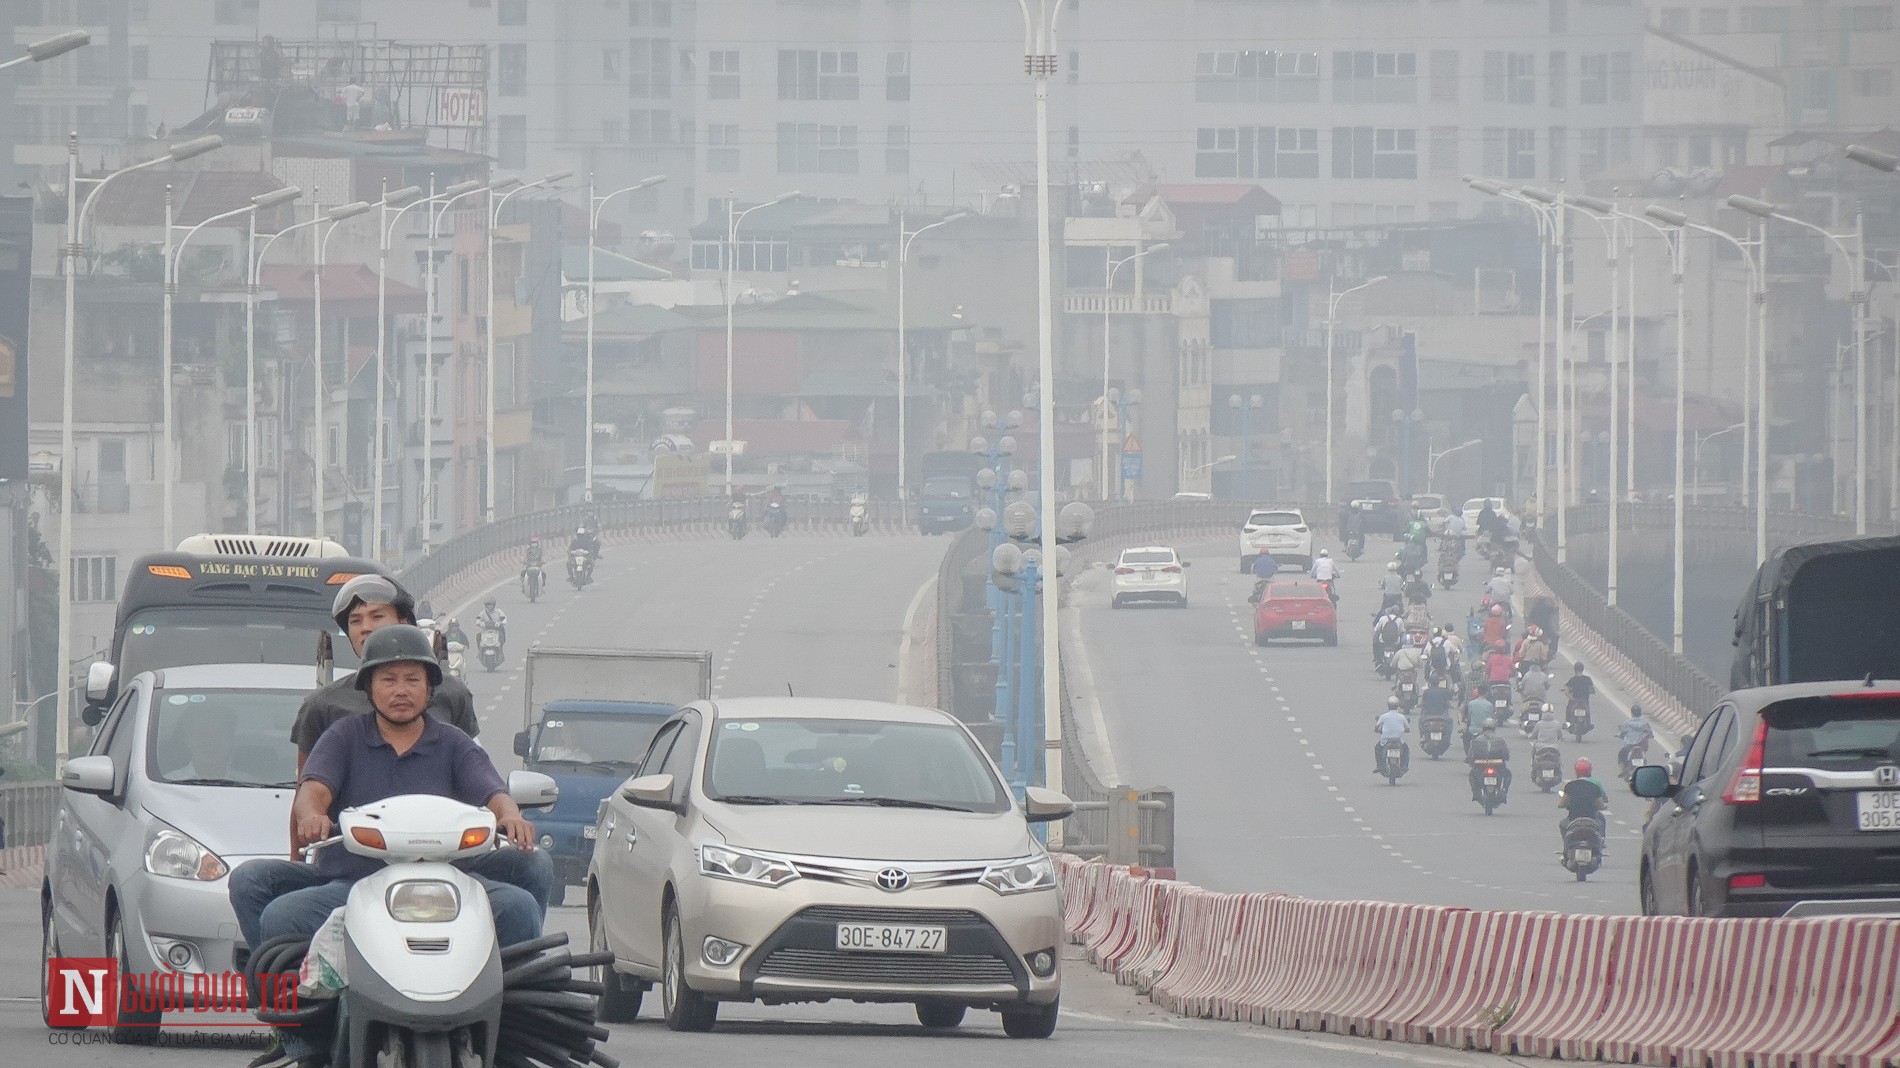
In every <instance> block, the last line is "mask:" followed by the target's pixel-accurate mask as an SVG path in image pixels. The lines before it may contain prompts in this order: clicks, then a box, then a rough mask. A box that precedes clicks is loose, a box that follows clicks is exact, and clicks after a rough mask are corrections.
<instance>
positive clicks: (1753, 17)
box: [1742, 7, 1794, 33]
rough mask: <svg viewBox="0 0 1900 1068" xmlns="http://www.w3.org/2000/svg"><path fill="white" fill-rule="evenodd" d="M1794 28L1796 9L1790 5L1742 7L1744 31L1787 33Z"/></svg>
mask: <svg viewBox="0 0 1900 1068" xmlns="http://www.w3.org/2000/svg"><path fill="white" fill-rule="evenodd" d="M1792 29H1794V9H1793V8H1788V7H1745V8H1743V9H1742V32H1743V33H1787V32H1788V31H1790V30H1792Z"/></svg>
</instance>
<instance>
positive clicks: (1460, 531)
mask: <svg viewBox="0 0 1900 1068" xmlns="http://www.w3.org/2000/svg"><path fill="white" fill-rule="evenodd" d="M1469 536H1470V532H1469V530H1468V529H1467V528H1466V527H1465V514H1464V513H1463V512H1453V513H1451V514H1450V515H1449V516H1446V517H1445V533H1444V534H1442V535H1440V536H1439V542H1438V545H1439V551H1440V552H1443V551H1445V549H1446V547H1447V546H1449V547H1450V549H1451V552H1452V557H1451V558H1452V559H1453V560H1454V561H1455V560H1461V559H1463V558H1464V555H1465V538H1467V537H1469Z"/></svg>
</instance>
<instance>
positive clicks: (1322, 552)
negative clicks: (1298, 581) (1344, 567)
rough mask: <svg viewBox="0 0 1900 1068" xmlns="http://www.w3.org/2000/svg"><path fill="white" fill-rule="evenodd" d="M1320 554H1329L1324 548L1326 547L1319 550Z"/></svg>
mask: <svg viewBox="0 0 1900 1068" xmlns="http://www.w3.org/2000/svg"><path fill="white" fill-rule="evenodd" d="M1319 554H1320V555H1321V556H1325V555H1327V553H1326V550H1324V549H1321V550H1320V551H1319Z"/></svg>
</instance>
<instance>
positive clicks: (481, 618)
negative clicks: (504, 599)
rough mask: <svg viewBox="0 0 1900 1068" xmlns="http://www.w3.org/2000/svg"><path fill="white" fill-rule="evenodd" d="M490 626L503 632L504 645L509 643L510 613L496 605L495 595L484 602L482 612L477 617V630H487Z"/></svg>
mask: <svg viewBox="0 0 1900 1068" xmlns="http://www.w3.org/2000/svg"><path fill="white" fill-rule="evenodd" d="M490 627H492V628H494V629H495V630H497V631H499V632H501V641H502V644H503V645H506V644H508V613H506V612H504V611H502V610H501V609H500V608H498V607H496V605H495V599H494V598H493V597H490V598H489V599H487V600H486V601H483V602H482V611H481V614H480V615H477V616H476V617H475V629H476V630H487V629H489V628H490Z"/></svg>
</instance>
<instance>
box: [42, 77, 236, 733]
mask: <svg viewBox="0 0 1900 1068" xmlns="http://www.w3.org/2000/svg"><path fill="white" fill-rule="evenodd" d="M72 47H74V48H77V47H79V46H78V45H73V46H72ZM223 145H224V138H222V137H219V136H217V135H215V134H214V135H211V136H209V137H198V138H193V139H192V140H190V141H181V142H179V143H178V144H176V145H173V146H172V148H171V151H170V152H167V153H165V154H164V155H162V156H154V157H152V158H151V159H148V160H146V161H145V162H143V163H134V164H133V165H132V166H130V167H123V168H120V169H119V170H116V171H113V172H112V173H111V174H108V175H106V176H105V177H103V178H81V177H80V176H79V134H78V133H74V134H72V135H71V136H70V137H69V138H68V139H67V141H66V248H65V249H64V253H65V259H66V321H65V327H66V335H65V337H64V338H62V339H61V342H62V346H61V347H62V352H61V354H60V363H61V367H62V370H63V381H62V384H61V386H60V425H59V493H60V506H59V564H58V567H59V576H58V583H59V595H58V596H59V636H58V638H57V640H56V642H55V644H56V645H57V647H58V663H59V665H60V671H61V672H62V673H64V672H68V671H70V665H71V664H72V657H73V650H72V630H73V620H72V600H73V511H74V509H75V505H76V499H77V490H76V489H75V488H74V486H73V474H74V471H73V468H74V467H75V465H76V460H75V459H74V445H73V392H74V388H75V386H76V382H75V381H74V379H75V377H76V372H75V363H76V358H75V353H76V351H77V346H76V343H75V337H74V334H75V331H76V330H77V328H78V320H79V315H78V308H79V303H78V296H79V290H78V281H79V263H80V261H81V260H82V259H84V258H85V247H86V246H85V239H86V216H87V215H88V214H90V213H91V211H92V205H93V202H94V201H96V200H97V199H98V198H99V194H100V193H102V192H104V191H105V188H106V186H108V185H110V184H112V180H113V179H115V178H118V177H120V176H121V175H126V174H131V173H132V172H133V171H142V170H145V169H146V168H147V167H156V166H159V165H160V164H163V163H177V162H180V161H183V160H188V159H191V158H192V157H193V156H202V155H204V154H205V153H207V152H210V151H213V150H214V149H217V148H220V147H222V146H223ZM82 183H83V184H85V185H88V186H91V187H92V188H91V190H90V191H89V192H88V193H87V194H86V197H85V199H84V200H81V199H80V198H79V187H80V185H81V184H82ZM72 700H73V699H72V687H71V686H69V685H67V679H66V678H65V677H63V676H62V677H61V678H60V680H59V700H58V701H57V702H55V708H56V709H57V711H56V713H55V716H56V721H57V722H56V725H55V729H56V730H57V731H58V733H59V737H58V738H56V739H54V744H53V754H54V757H55V759H56V760H57V762H58V765H59V766H58V767H57V768H55V769H54V770H55V771H58V770H60V769H63V768H64V767H65V766H66V754H67V751H68V737H67V736H68V735H69V734H71V733H72V711H73V704H72Z"/></svg>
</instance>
